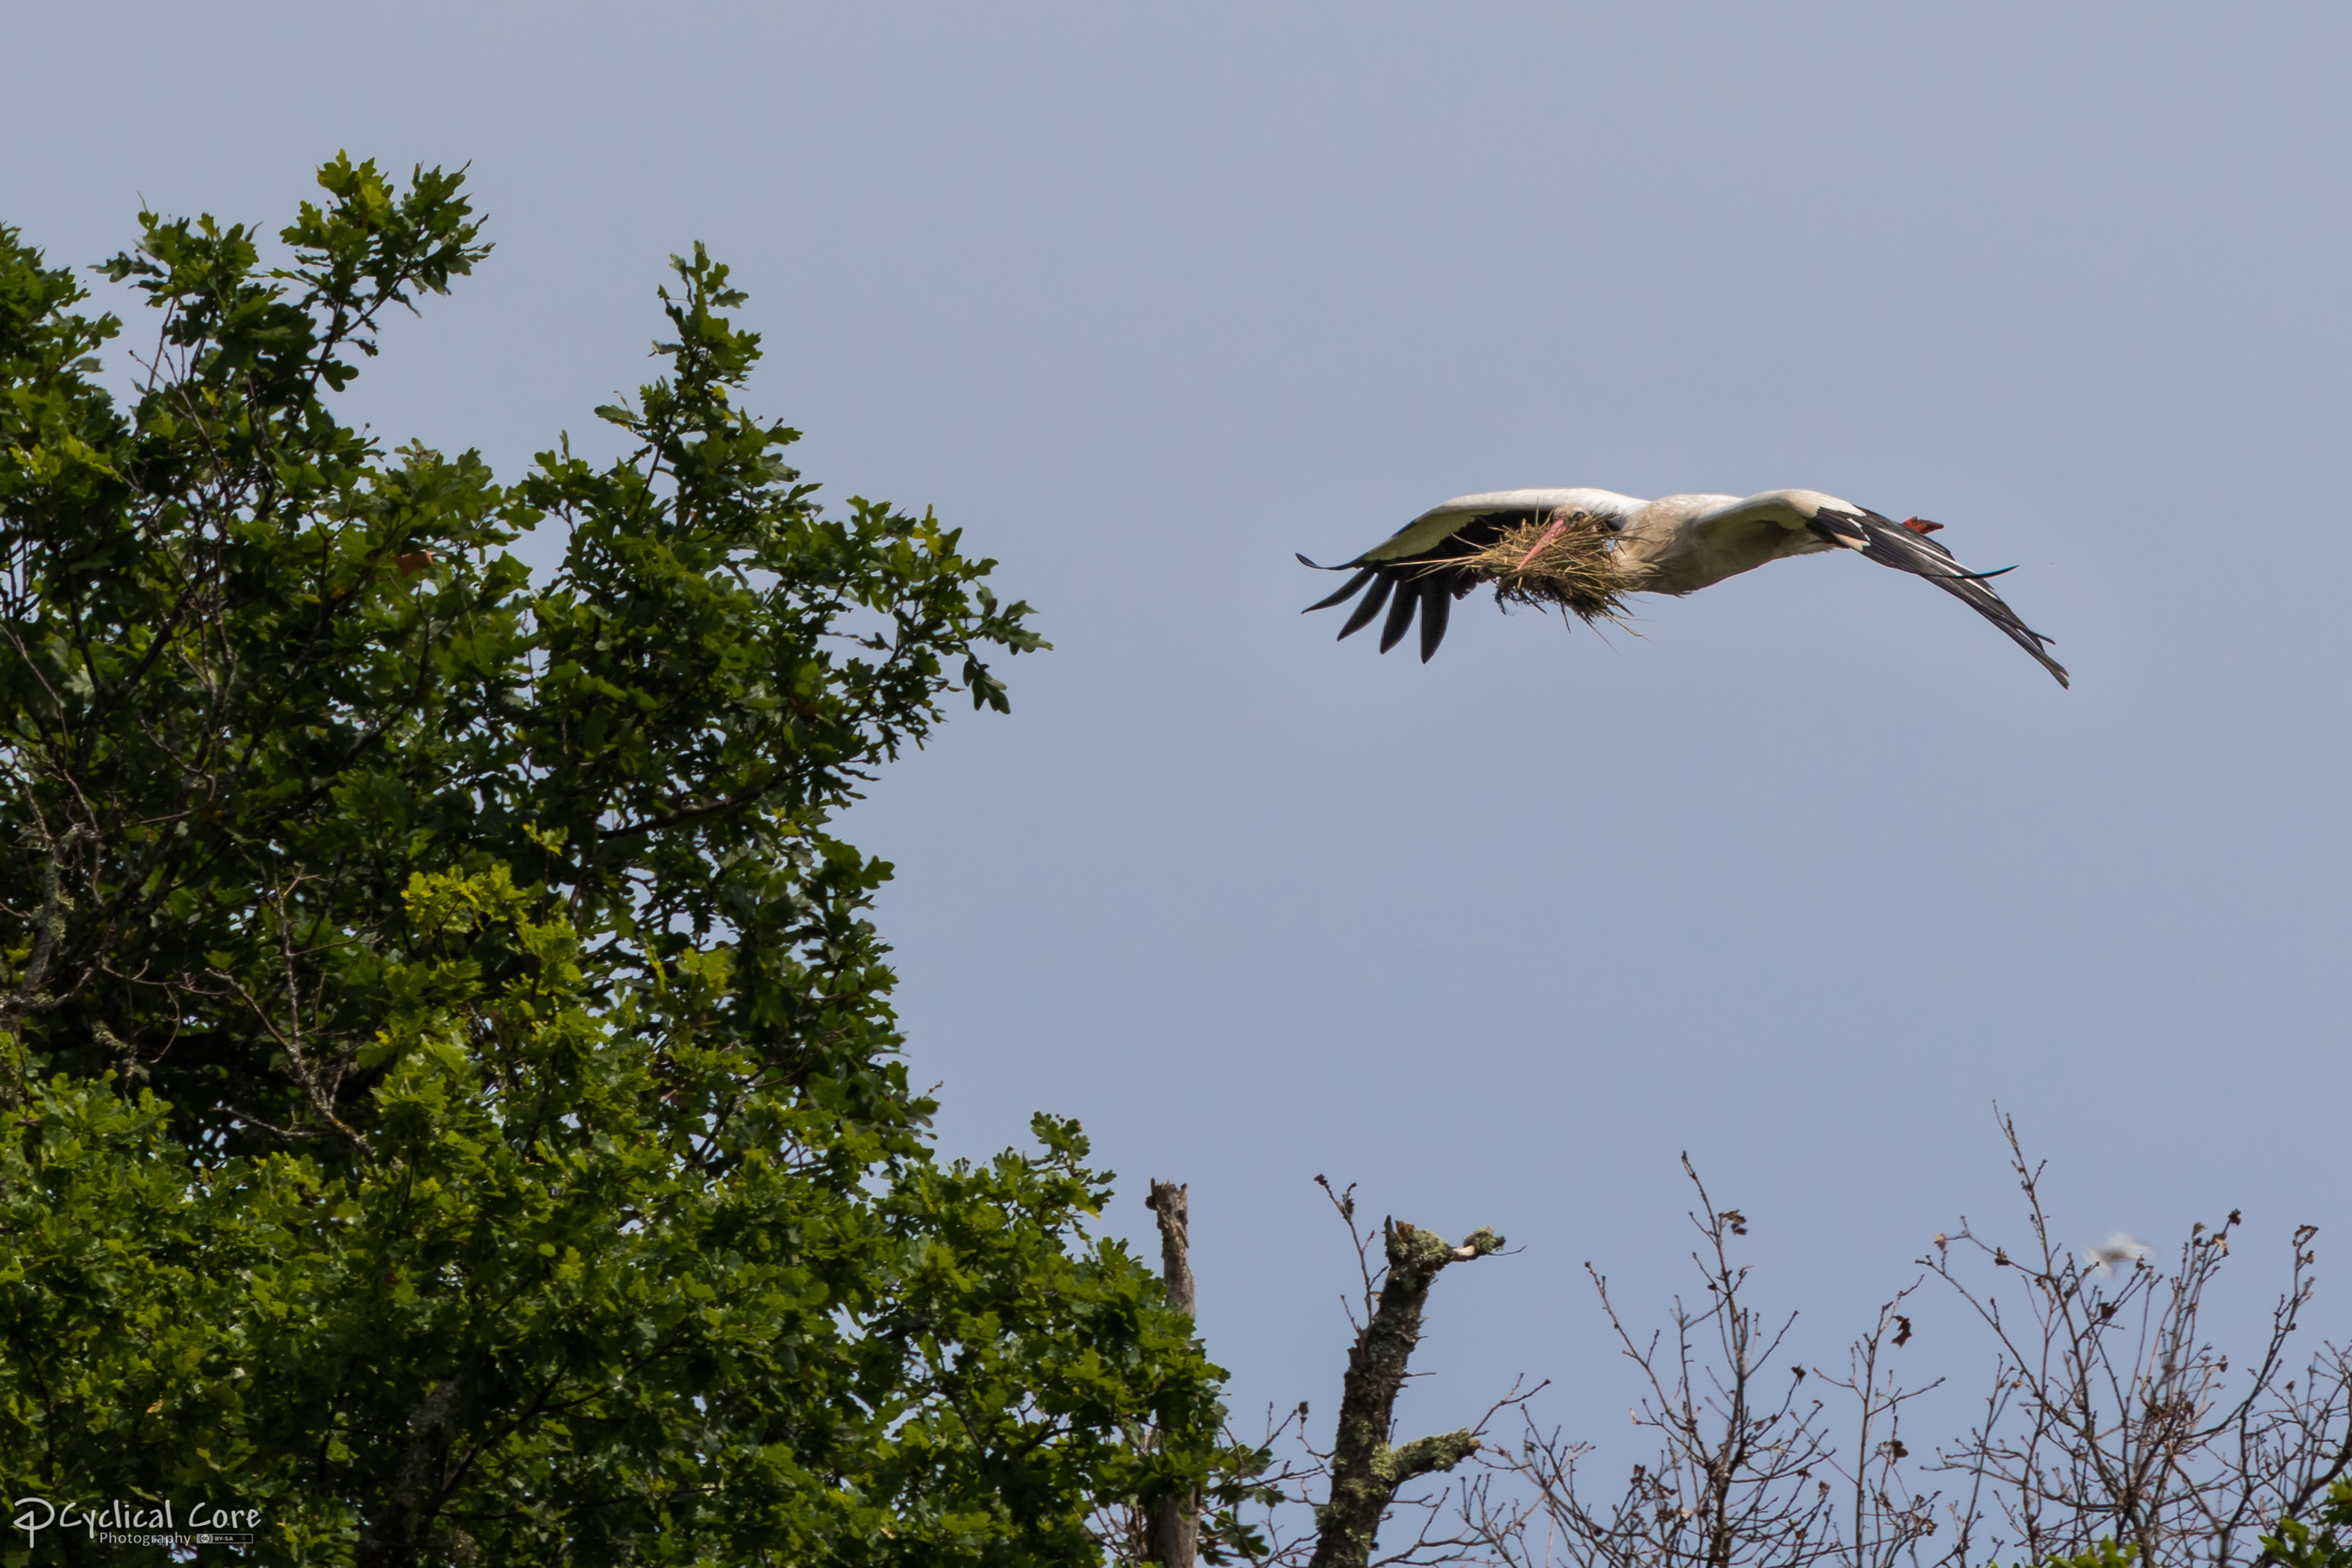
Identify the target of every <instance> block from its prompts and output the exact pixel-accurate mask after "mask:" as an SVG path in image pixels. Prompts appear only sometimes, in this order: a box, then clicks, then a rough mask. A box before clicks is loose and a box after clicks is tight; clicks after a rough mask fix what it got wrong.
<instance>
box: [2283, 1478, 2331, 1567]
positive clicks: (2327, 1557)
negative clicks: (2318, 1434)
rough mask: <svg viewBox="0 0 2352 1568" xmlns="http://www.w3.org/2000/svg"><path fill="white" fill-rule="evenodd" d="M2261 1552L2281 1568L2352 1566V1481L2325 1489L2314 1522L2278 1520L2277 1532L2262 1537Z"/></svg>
mask: <svg viewBox="0 0 2352 1568" xmlns="http://www.w3.org/2000/svg"><path fill="white" fill-rule="evenodd" d="M2314 1522H2315V1523H2316V1526H2317V1528H2314V1527H2313V1525H2314ZM2263 1553H2264V1554H2265V1555H2266V1556H2268V1557H2269V1558H2270V1559H2271V1561H2273V1562H2274V1563H2279V1564H2281V1565H2282V1568H2352V1481H2337V1482H2336V1484H2335V1485H2334V1486H2332V1487H2329V1488H2328V1489H2327V1496H2326V1499H2325V1500H2323V1501H2322V1502H2321V1503H2320V1505H2319V1509H2318V1512H2317V1514H2316V1517H2315V1521H2304V1520H2300V1519H2282V1520H2280V1521H2279V1527H2278V1533H2277V1534H2276V1535H2265V1536H2263Z"/></svg>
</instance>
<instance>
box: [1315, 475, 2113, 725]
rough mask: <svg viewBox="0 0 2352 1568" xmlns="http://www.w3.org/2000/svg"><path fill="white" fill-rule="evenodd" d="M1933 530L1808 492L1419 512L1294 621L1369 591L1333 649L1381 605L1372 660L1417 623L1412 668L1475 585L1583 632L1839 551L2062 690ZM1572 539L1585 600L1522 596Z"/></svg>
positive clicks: (2037, 652) (1559, 496)
mask: <svg viewBox="0 0 2352 1568" xmlns="http://www.w3.org/2000/svg"><path fill="white" fill-rule="evenodd" d="M1942 527H1943V524H1941V523H1938V522H1928V521H1925V520H1924V519H1921V518H1916V517H1914V518H1907V519H1906V520H1905V521H1901V522H1896V521H1893V520H1892V519H1890V518H1885V517H1882V516H1880V515H1879V514H1878V513H1876V512H1874V511H1873V510H1870V509H1869V508H1868V507H1861V506H1855V505H1854V504H1853V502H1851V501H1843V500H1838V499H1837V497H1835V496H1827V495H1823V494H1822V493H1821V492H1820V491H1819V490H1766V491H1764V492H1763V493H1761V494H1760V495H1752V496H1748V497H1746V498H1745V499H1742V498H1741V497H1738V496H1706V495H1696V496H1666V497H1664V498H1662V499H1661V500H1646V501H1645V500H1634V499H1633V497H1632V496H1621V495H1617V494H1614V493H1612V492H1611V491H1609V490H1594V489H1554V490H1542V489H1538V490H1495V491H1492V492H1490V493H1488V494H1486V495H1475V496H1457V497H1455V498H1454V500H1450V501H1446V502H1444V504H1442V505H1439V506H1433V507H1432V508H1430V509H1429V510H1427V511H1425V512H1423V513H1422V514H1421V515H1420V516H1419V517H1417V518H1414V519H1413V520H1412V521H1411V522H1409V523H1407V524H1405V525H1404V527H1403V528H1402V529H1400V530H1398V531H1396V532H1395V533H1394V534H1392V535H1391V536H1390V537H1389V538H1387V539H1385V540H1383V541H1381V542H1380V543H1378V544H1375V545H1374V546H1372V547H1371V548H1370V550H1367V551H1365V552H1363V553H1362V554H1361V555H1359V556H1357V557H1356V558H1355V559H1354V560H1353V561H1349V562H1347V563H1343V564H1341V565H1339V566H1329V567H1318V568H1317V570H1318V571H1329V572H1344V571H1347V570H1349V569H1350V568H1353V569H1354V571H1355V575H1354V576H1352V577H1350V578H1349V579H1348V581H1347V582H1346V583H1345V584H1342V585H1341V587H1340V589H1339V592H1338V593H1336V594H1333V595H1331V596H1330V597H1328V598H1327V599H1324V600H1321V601H1319V602H1318V603H1316V604H1313V605H1308V606H1307V610H1308V611H1309V612H1312V611H1315V610H1325V609H1328V608H1330V607H1331V606H1332V605H1341V604H1345V603H1346V602H1347V601H1348V600H1349V599H1351V598H1353V597H1355V595H1357V594H1358V593H1359V592H1360V591H1362V590H1363V589H1364V588H1365V587H1366V586H1367V585H1369V586H1370V593H1366V594H1365V595H1364V597H1363V601H1362V602H1361V603H1360V604H1359V605H1357V606H1356V608H1355V610H1354V612H1353V613H1352V614H1350V615H1349V617H1348V621H1347V624H1346V625H1345V626H1341V627H1340V628H1339V635H1340V636H1341V637H1350V636H1353V635H1354V634H1355V633H1357V632H1359V631H1361V630H1362V629H1363V628H1364V627H1365V626H1369V625H1370V623H1371V620H1372V617H1373V616H1377V615H1379V614H1380V612H1381V605H1387V606H1388V619H1387V620H1386V621H1385V622H1383V623H1382V625H1381V652H1382V653H1386V652H1387V651H1388V650H1389V649H1391V648H1392V647H1395V646H1396V645H1397V644H1398V643H1399V642H1400V641H1402V639H1403V637H1404V635H1405V633H1406V631H1407V630H1409V629H1410V628H1411V627H1412V621H1413V615H1414V612H1415V611H1416V609H1417V610H1418V611H1419V613H1420V616H1421V657H1422V658H1423V660H1424V661H1426V660H1427V659H1428V658H1429V657H1430V655H1432V654H1433V653H1435V652H1436V651H1437V645H1438V644H1439V643H1441V642H1443V641H1444V640H1445V622H1446V617H1447V616H1448V615H1449V614H1450V613H1451V612H1452V610H1453V607H1454V600H1456V599H1459V598H1462V597H1463V596H1465V595H1467V594H1468V593H1469V592H1470V591H1471V590H1472V589H1473V588H1475V587H1477V586H1478V585H1479V584H1481V583H1489V582H1491V583H1494V584H1496V588H1497V590H1498V591H1499V592H1500V593H1502V594H1503V595H1506V596H1511V597H1520V598H1530V599H1542V600H1546V601H1549V602H1551V603H1556V604H1560V605H1565V606H1566V607H1568V608H1570V609H1573V610H1575V611H1576V612H1577V613H1578V614H1579V615H1580V616H1584V617H1585V618H1586V619H1587V620H1592V619H1600V618H1613V617H1614V616H1617V615H1618V614H1619V613H1620V605H1618V602H1617V595H1618V594H1621V593H1644V594H1675V595H1682V594H1691V593H1696V592H1697V591H1698V590H1699V589H1701V588H1706V587H1709V586H1712V585H1713V584H1717V583H1720V582H1722V581H1723V580H1724V579H1725V578H1726V577H1732V576H1737V575H1738V574H1740V573H1742V572H1750V571H1753V570H1755V569H1756V568H1757V567H1759V566H1761V565H1763V564H1764V563H1766V562H1768V561H1778V560H1780V558H1781V557H1783V556H1787V555H1811V554H1814V553H1817V552H1821V551H1824V550H1852V551H1856V552H1859V553H1861V554H1862V556H1863V557H1864V559H1866V560H1871V561H1875V562H1877V563H1879V564H1880V565H1882V566H1893V567H1896V568H1898V569H1900V570H1902V571H1905V572H1909V573H1912V574H1916V575H1917V576H1921V577H1925V578H1927V580H1928V581H1929V582H1931V583H1933V584H1936V586H1937V587H1938V588H1941V589H1943V590H1944V592H1946V593H1948V594H1949V595H1952V596H1953V597H1954V598H1957V599H1958V600H1960V601H1961V602H1962V603H1964V604H1966V605H1968V606H1969V608H1970V609H1972V610H1974V611H1976V612H1977V614H1979V615H1980V616H1983V617H1984V618H1985V619H1987V620H1989V621H1990V622H1991V623H1992V624H1993V625H1995V626H1999V627H2000V629H2001V630H2002V631H2004V632H2007V633H2008V634H2009V636H2010V638H2011V640H2012V641H2013V642H2015V643H2016V644H2017V646H2018V647H2021V648H2023V649H2024V650H2025V651H2026V652H2028V653H2030V654H2032V656H2033V657H2034V658H2037V659H2039V660H2041V661H2042V668H2044V669H2047V670H2048V671H2049V672H2050V673H2051V674H2052V675H2053V676H2055V677H2057V679H2058V684H2059V685H2061V686H2064V685H2065V684H2066V683H2067V681H2066V671H2065V668H2064V667H2063V666H2062V665H2060V664H2059V663H2058V661H2057V660H2055V659H2053V658H2051V657H2050V656H2049V654H2048V653H2046V652H2045V651H2043V648H2044V645H2045V644H2047V643H2048V642H2049V640H2050V639H2049V638H2047V637H2043V636H2042V634H2041V633H2040V632H2037V631H2035V630H2033V628H2032V627H2031V626H2027V625H2026V624H2025V623H2024V622H2023V621H2021V620H2020V619H2018V618H2017V612H2016V611H2014V610H2012V609H2011V608H2010V607H2009V605H2006V604H2005V603H2003V602H2002V600H2001V597H2000V595H1998V594H1996V593H1994V592H1993V591H1992V590H1991V589H1990V588H1989V587H1987V586H1986V585H1985V579H1986V578H1988V577H1998V576H2000V572H1971V571H1969V569H1968V568H1967V567H1965V566H1963V565H1961V564H1960V563H1958V561H1956V560H1954V559H1953V558H1952V552H1950V551H1948V550H1947V549H1945V548H1944V547H1943V546H1942V545H1940V544H1938V543H1937V542H1935V541H1934V540H1932V539H1930V538H1928V537H1927V536H1928V535H1929V534H1930V533H1933V532H1935V531H1937V530H1938V529H1940V528H1942ZM1580 539H1581V540H1582V541H1583V542H1584V546H1585V548H1584V551H1583V553H1582V555H1581V556H1580V557H1579V559H1580V560H1581V561H1582V562H1584V563H1586V565H1587V566H1589V567H1590V569H1591V571H1593V572H1595V573H1598V574H1599V577H1598V579H1597V583H1598V586H1594V587H1591V588H1590V589H1587V588H1586V587H1584V586H1582V585H1580V586H1579V588H1578V589H1577V591H1576V592H1575V593H1572V594H1570V593H1560V592H1556V591H1548V590H1547V591H1540V592H1538V591H1530V590H1538V589H1542V588H1543V582H1544V580H1543V579H1542V578H1541V577H1540V575H1539V574H1540V573H1541V570H1542V568H1541V566H1540V565H1539V564H1538V557H1540V556H1544V555H1546V552H1549V551H1552V550H1554V549H1559V550H1561V551H1565V550H1567V549H1568V548H1569V546H1570V545H1571V544H1574V543H1576V542H1578V541H1579V540H1580ZM1522 546H1525V552H1524V553H1522V552H1521V547H1522ZM1298 559H1299V560H1300V561H1301V562H1303V563H1306V564H1307V565H1309V566H1314V565H1315V564H1316V563H1314V562H1312V561H1308V560H1307V557H1306V556H1304V555H1301V556H1300V557H1299V558H1298ZM1531 567H1532V568H1534V570H1533V571H1532V572H1531V571H1530V568H1531ZM2010 570H2012V568H2010V567H2003V568H2001V571H2003V572H2006V571H2010Z"/></svg>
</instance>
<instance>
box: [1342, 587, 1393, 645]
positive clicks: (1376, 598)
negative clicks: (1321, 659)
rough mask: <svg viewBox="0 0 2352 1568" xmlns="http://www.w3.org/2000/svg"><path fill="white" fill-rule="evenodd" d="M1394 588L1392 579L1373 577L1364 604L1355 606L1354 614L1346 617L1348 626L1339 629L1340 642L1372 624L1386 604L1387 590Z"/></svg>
mask: <svg viewBox="0 0 2352 1568" xmlns="http://www.w3.org/2000/svg"><path fill="white" fill-rule="evenodd" d="M1395 586H1396V579H1395V578H1393V577H1385V576H1379V575H1375V576H1374V577H1373V579H1372V591H1371V592H1370V593H1369V594H1367V595H1364V602H1363V603H1362V604H1360V605H1357V606H1356V609H1355V613H1354V614H1352V615H1350V616H1349V617H1348V624H1347V625H1346V626H1341V627H1340V628H1339V637H1340V638H1341V640H1342V641H1344V640H1346V639H1347V638H1349V637H1354V636H1355V635H1356V634H1357V633H1358V632H1360V631H1362V630H1363V629H1364V628H1365V627H1366V626H1370V625H1371V624H1372V617H1373V616H1377V615H1379V614H1380V613H1381V605H1384V604H1386V603H1387V602H1388V596H1389V590H1390V589H1391V588H1393V587H1395Z"/></svg>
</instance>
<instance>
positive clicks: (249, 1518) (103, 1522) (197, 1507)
mask: <svg viewBox="0 0 2352 1568" xmlns="http://www.w3.org/2000/svg"><path fill="white" fill-rule="evenodd" d="M8 1506H9V1507H10V1508H11V1509H13V1510H15V1512H14V1514H13V1515H12V1516H11V1518H10V1519H9V1521H8V1522H9V1524H10V1525H12V1526H13V1527H15V1528H16V1529H17V1530H21V1531H24V1532H25V1544H26V1546H28V1547H38V1546H39V1545H40V1543H41V1531H45V1530H48V1529H51V1528H55V1529H57V1530H59V1531H69V1530H79V1531H82V1532H84V1533H85V1534H86V1535H87V1536H88V1537H89V1539H90V1540H91V1541H93V1542H97V1543H99V1544H100V1545H101V1546H168V1547H173V1548H185V1547H191V1546H250V1545H252V1544H253V1530H254V1527H255V1526H256V1525H257V1524H259V1523H260V1522H261V1510H259V1509H257V1508H222V1507H220V1506H218V1505H217V1504H215V1503H211V1502H199V1503H196V1504H194V1506H192V1507H190V1508H187V1509H185V1510H183V1509H182V1508H181V1507H180V1506H179V1504H178V1503H177V1502H175V1501H174V1500H171V1499H168V1498H167V1499H165V1500H163V1501H161V1502H144V1501H142V1502H125V1501H124V1500H122V1499H121V1498H110V1499H109V1500H107V1501H106V1502H105V1503H104V1504H103V1505H94V1504H90V1503H83V1502H62V1503H58V1502H51V1501H50V1500H48V1499H47V1498H42V1497H20V1498H18V1499H16V1500H15V1501H14V1502H12V1503H10V1504H9V1505H8Z"/></svg>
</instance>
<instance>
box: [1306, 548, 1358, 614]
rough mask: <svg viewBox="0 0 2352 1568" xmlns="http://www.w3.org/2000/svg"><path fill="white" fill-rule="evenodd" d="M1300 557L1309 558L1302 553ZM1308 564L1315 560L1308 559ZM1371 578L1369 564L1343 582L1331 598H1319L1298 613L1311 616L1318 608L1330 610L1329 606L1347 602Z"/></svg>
mask: <svg viewBox="0 0 2352 1568" xmlns="http://www.w3.org/2000/svg"><path fill="white" fill-rule="evenodd" d="M1299 559H1300V560H1301V561H1306V560H1307V557H1305V556H1304V555H1302V556H1300V557H1299ZM1307 564H1308V565H1310V566H1312V565H1314V563H1313V562H1311V561H1308V562H1307ZM1318 570H1320V568H1318ZM1334 570H1336V568H1334ZM1371 580H1372V568H1371V567H1370V566H1367V567H1365V568H1364V569H1363V570H1362V571H1361V572H1359V573H1357V574H1355V575H1354V576H1352V577H1350V578H1349V579H1348V581H1347V582H1346V583H1345V584H1341V586H1340V588H1339V592H1338V593H1336V594H1334V595H1331V596H1330V597H1329V598H1328V599H1318V600H1316V601H1315V602H1314V603H1313V604H1311V605H1307V607H1306V608H1305V609H1303V610H1301V611H1299V612H1298V613H1299V614H1300V615H1302V616H1311V615H1313V614H1314V613H1315V612H1316V611H1318V610H1328V609H1329V608H1330V607H1331V606H1332V605H1344V604H1346V603H1347V602H1348V601H1349V599H1352V598H1354V597H1355V596H1356V590H1357V589H1359V588H1360V587H1362V586H1363V585H1364V584H1367V583H1369V582H1370V581H1371Z"/></svg>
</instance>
